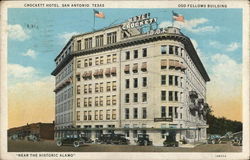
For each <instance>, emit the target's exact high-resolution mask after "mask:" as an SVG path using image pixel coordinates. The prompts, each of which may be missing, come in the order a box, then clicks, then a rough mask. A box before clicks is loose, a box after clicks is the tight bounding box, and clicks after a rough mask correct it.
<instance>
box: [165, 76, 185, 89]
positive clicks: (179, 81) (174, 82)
mask: <svg viewBox="0 0 250 160" xmlns="http://www.w3.org/2000/svg"><path fill="white" fill-rule="evenodd" d="M166 84H167V75H161V85H166ZM168 85H169V86H180V87H182V85H183V78H182V77H180V76H175V75H168Z"/></svg>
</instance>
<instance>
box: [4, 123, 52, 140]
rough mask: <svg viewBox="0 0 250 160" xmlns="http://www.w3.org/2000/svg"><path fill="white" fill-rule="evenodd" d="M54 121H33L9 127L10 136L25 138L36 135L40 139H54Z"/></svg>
mask: <svg viewBox="0 0 250 160" xmlns="http://www.w3.org/2000/svg"><path fill="white" fill-rule="evenodd" d="M54 127H55V126H54V123H41V122H39V123H32V124H28V123H27V125H24V126H20V127H15V128H10V129H8V137H11V136H16V137H17V138H25V137H26V136H29V135H35V136H37V137H39V138H40V139H51V140H53V139H54Z"/></svg>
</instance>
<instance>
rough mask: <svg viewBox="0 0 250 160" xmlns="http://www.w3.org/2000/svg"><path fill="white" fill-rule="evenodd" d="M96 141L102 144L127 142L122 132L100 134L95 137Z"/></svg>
mask: <svg viewBox="0 0 250 160" xmlns="http://www.w3.org/2000/svg"><path fill="white" fill-rule="evenodd" d="M96 142H97V143H102V144H103V143H104V144H129V140H128V139H126V138H125V135H124V134H114V133H110V134H102V135H100V137H98V138H97V139H96Z"/></svg>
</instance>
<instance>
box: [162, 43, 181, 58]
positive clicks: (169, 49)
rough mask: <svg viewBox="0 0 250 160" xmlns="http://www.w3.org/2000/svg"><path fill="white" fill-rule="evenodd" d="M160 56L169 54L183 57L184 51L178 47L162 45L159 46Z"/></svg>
mask: <svg viewBox="0 0 250 160" xmlns="http://www.w3.org/2000/svg"><path fill="white" fill-rule="evenodd" d="M161 54H162V55H165V54H169V55H177V56H183V55H184V49H183V48H180V47H178V46H173V45H162V46H161Z"/></svg>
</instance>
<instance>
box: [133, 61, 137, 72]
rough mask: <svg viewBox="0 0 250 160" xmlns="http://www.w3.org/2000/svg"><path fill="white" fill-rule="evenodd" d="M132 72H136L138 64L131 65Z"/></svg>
mask: <svg viewBox="0 0 250 160" xmlns="http://www.w3.org/2000/svg"><path fill="white" fill-rule="evenodd" d="M132 70H133V71H136V70H138V64H137V63H136V64H134V65H133V69H132Z"/></svg>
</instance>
